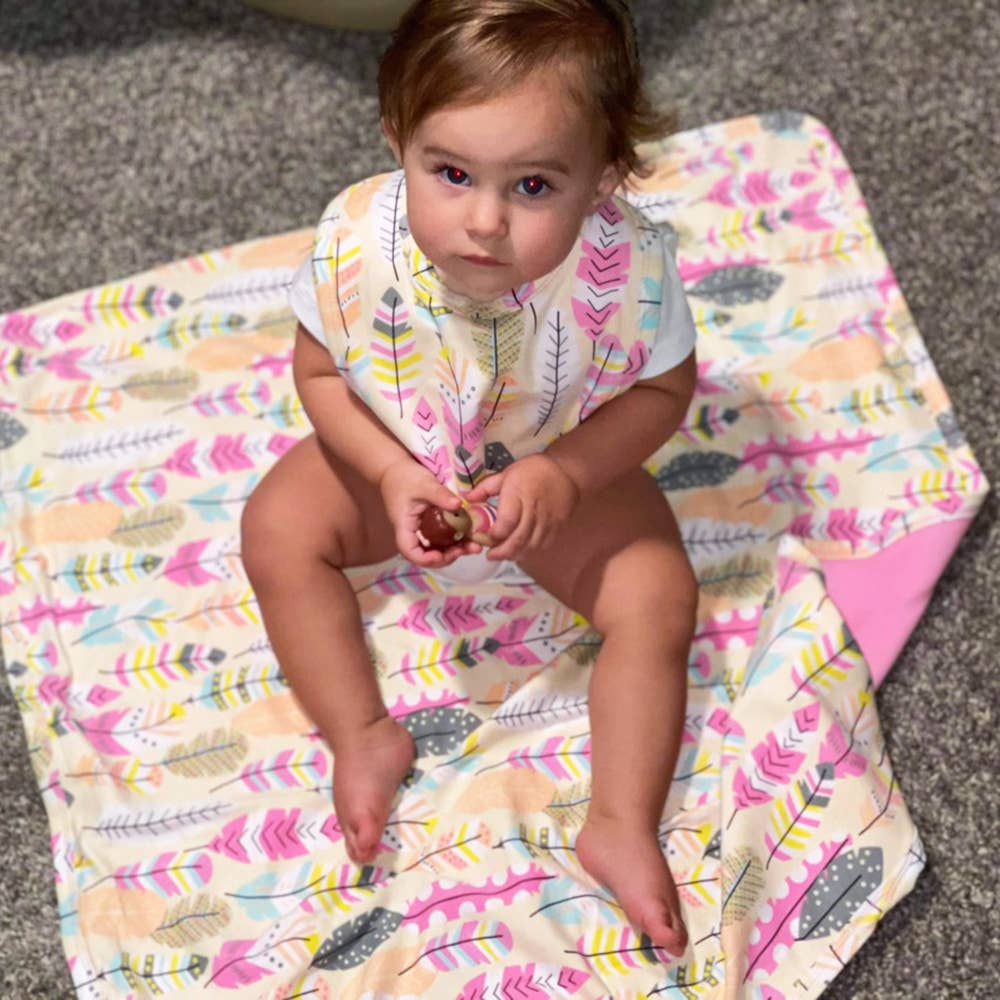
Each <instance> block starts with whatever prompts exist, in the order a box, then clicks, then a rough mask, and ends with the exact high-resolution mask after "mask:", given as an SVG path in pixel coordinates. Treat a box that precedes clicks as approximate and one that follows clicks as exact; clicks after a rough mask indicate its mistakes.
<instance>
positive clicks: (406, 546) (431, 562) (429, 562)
mask: <svg viewBox="0 0 1000 1000" xmlns="http://www.w3.org/2000/svg"><path fill="white" fill-rule="evenodd" d="M396 548H398V549H399V554H400V555H401V556H403V558H404V559H409V561H410V562H411V563H413V564H414V565H415V566H426V567H428V568H433V567H434V566H440V565H442V563H443V561H444V556H443V554H442V553H440V552H438V551H437V550H436V549H425V548H424V547H423V546H422V545H421V544H420V540H419V539H418V538H417V536H416V534H415V533H413V532H410V531H406V532H403V531H401V532H399V534H397V535H396Z"/></svg>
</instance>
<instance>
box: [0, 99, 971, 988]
mask: <svg viewBox="0 0 1000 1000" xmlns="http://www.w3.org/2000/svg"><path fill="white" fill-rule="evenodd" d="M653 153H654V155H655V158H656V170H655V172H654V173H653V175H652V176H651V177H649V178H648V179H647V180H645V181H643V182H642V183H641V185H640V187H639V189H638V190H634V191H631V192H630V194H629V197H630V198H631V199H632V200H633V201H634V203H636V204H637V205H639V206H640V207H641V208H642V209H643V210H644V211H645V212H646V213H647V214H649V215H650V216H651V217H652V218H654V219H655V220H657V221H665V222H669V223H670V224H671V225H672V226H673V228H674V229H675V231H676V234H677V239H678V244H679V251H678V260H679V266H680V270H681V274H682V277H683V279H684V282H685V286H686V289H687V293H688V296H689V299H690V302H691V305H692V309H693V312H694V315H695V318H696V320H697V325H698V331H699V357H700V380H699V386H698V392H697V394H696V398H695V400H694V402H693V403H692V406H691V408H690V412H689V414H688V416H687V419H686V421H685V423H684V425H683V426H682V427H681V429H680V431H679V432H678V433H677V434H676V436H675V437H674V439H673V440H672V441H671V442H670V443H669V444H668V445H667V446H666V447H665V448H663V449H662V450H661V451H660V452H659V453H658V454H656V455H655V456H654V457H653V458H652V459H651V461H650V463H649V468H650V470H651V471H652V472H653V473H654V474H655V476H656V478H657V480H658V482H659V483H660V485H661V486H662V488H663V489H664V490H665V491H666V492H667V493H668V494H669V496H670V498H671V501H672V503H673V505H674V508H675V510H676V511H677V513H678V516H679V518H680V520H681V524H682V530H683V534H684V539H685V543H686V545H687V548H688V550H689V552H690V555H691V558H692V561H693V563H694V566H695V568H696V571H697V575H698V578H699V582H700V587H701V603H700V611H699V624H698V629H697V636H696V639H695V642H694V646H693V649H692V651H691V658H690V668H689V677H690V694H689V701H688V709H687V718H686V724H685V727H684V733H683V746H682V751H681V754H680V758H679V761H678V765H677V769H676V773H675V775H674V780H673V785H672V787H671V791H670V795H669V799H668V801H667V804H666V808H665V810H664V813H663V817H662V823H661V826H660V841H661V843H662V846H663V850H664V852H665V853H666V855H667V857H668V860H669V863H670V866H671V868H672V870H673V873H674V877H675V879H676V881H677V883H678V885H679V887H680V893H681V898H682V905H683V909H684V914H685V919H686V921H687V924H688V928H689V930H690V935H691V945H690V947H689V949H688V951H687V953H686V954H685V955H683V956H682V957H681V958H680V959H679V960H673V959H671V958H670V957H669V956H667V955H666V954H664V953H662V952H661V951H660V950H659V949H657V948H656V947H654V946H652V945H651V943H650V942H649V941H648V940H647V939H644V938H643V937H642V936H640V935H637V934H636V933H635V932H634V931H633V929H632V928H631V927H629V926H628V925H627V923H625V922H624V920H623V918H622V914H621V911H620V910H619V909H618V908H617V906H616V904H615V901H614V900H613V899H611V898H609V896H608V895H607V894H606V892H605V891H604V890H603V889H602V888H601V887H600V886H598V885H596V884H594V883H593V882H592V881H590V880H589V878H588V877H587V876H586V874H585V873H584V871H583V870H582V868H581V867H580V865H579V864H578V863H577V860H576V857H575V852H574V841H575V836H576V832H577V830H578V829H579V827H580V823H581V820H582V817H583V815H584V813H585V810H586V806H587V801H588V795H589V774H590V772H589V754H590V740H589V733H588V721H587V704H586V690H587V679H588V673H589V667H590V663H591V661H592V659H593V657H594V654H595V650H596V648H597V645H598V643H599V642H600V637H599V636H597V635H595V634H594V633H593V632H592V631H591V630H590V629H589V628H588V626H587V623H586V622H584V621H582V620H581V619H579V618H578V617H577V616H575V615H574V614H572V613H571V612H569V611H568V610H567V609H566V608H564V607H561V606H559V605H557V604H555V603H553V601H552V599H551V598H549V597H548V596H547V595H545V594H544V593H542V592H539V591H538V590H537V589H535V588H533V587H530V586H523V585H518V584H511V583H504V582H503V580H500V581H495V582H492V583H490V584H486V585H479V586H476V587H468V586H466V587H463V586H459V585H455V586H452V587H450V588H449V589H442V585H441V584H440V583H437V582H436V581H432V580H431V578H429V577H428V576H426V575H425V574H423V573H421V572H420V571H419V570H417V569H416V568H415V567H413V566H411V565H409V564H406V563H404V562H402V561H401V560H398V561H393V562H389V563H385V564H382V565H379V566H373V567H370V568H367V569H362V570H357V571H354V572H352V576H351V579H352V581H353V584H354V588H355V590H356V591H357V593H358V596H359V600H360V602H361V607H362V611H363V615H364V618H365V624H366V627H367V629H368V634H369V636H370V638H371V648H372V657H373V660H374V663H375V666H376V670H377V672H378V676H379V679H380V682H381V684H382V687H383V690H384V693H385V698H386V702H387V704H388V705H389V707H390V709H391V711H392V713H393V715H394V716H396V717H397V718H399V719H400V720H402V722H403V723H404V724H405V725H406V726H407V727H408V728H409V730H410V731H411V732H412V733H413V735H414V737H415V740H416V744H417V747H418V748H419V757H418V760H417V768H416V771H415V773H414V775H413V778H412V781H411V782H410V783H409V785H408V787H406V788H405V789H404V791H403V792H402V794H401V796H400V797H399V799H398V805H397V808H396V809H395V811H394V813H393V814H392V816H391V820H390V823H389V826H388V828H387V830H386V833H385V836H384V839H383V843H382V849H381V851H380V853H379V855H378V857H377V859H376V862H375V863H373V864H368V865H363V866H360V867H359V866H356V865H354V864H352V863H350V862H349V860H348V858H347V855H346V853H345V851H344V845H343V838H342V835H341V831H340V829H339V828H338V826H337V823H336V820H335V818H334V815H333V812H332V806H331V774H332V769H333V768H334V767H336V762H335V761H334V760H332V759H331V755H330V753H329V750H328V748H327V746H326V745H325V744H324V743H323V742H322V741H321V740H319V739H318V738H317V735H316V733H315V731H314V730H313V728H312V727H311V726H310V724H309V723H308V721H307V720H306V719H305V718H304V717H303V715H302V713H301V712H300V710H299V709H298V707H297V705H296V703H295V702H294V700H293V698H292V696H291V694H290V692H289V690H288V687H287V685H286V683H285V681H284V679H283V678H282V676H281V673H280V672H279V670H278V667H277V665H276V662H275V659H274V656H273V655H272V653H271V651H270V649H269V647H268V644H267V640H266V638H265V635H264V632H263V629H262V627H261V622H260V618H259V615H258V611H257V605H256V603H255V600H254V595H253V593H252V591H251V589H250V587H249V586H248V584H247V581H246V577H245V575H244V573H243V570H242V566H241V562H240V553H239V531H238V524H239V514H240V509H241V505H242V504H243V502H244V501H245V499H246V497H247V495H248V494H249V492H250V491H251V489H252V488H253V487H254V485H255V483H256V482H257V481H258V480H259V479H260V477H261V476H262V474H263V473H264V472H265V471H266V470H267V468H268V467H269V466H270V465H271V464H272V463H273V462H274V460H275V459H276V458H277V457H278V456H279V455H281V454H282V453H283V452H284V451H285V450H286V449H287V448H288V447H289V446H290V445H291V444H292V443H293V442H294V441H295V440H297V439H298V438H299V437H300V436H302V435H303V434H305V433H306V432H307V430H308V428H307V424H306V421H305V418H304V415H303V412H302V408H301V406H300V404H299V402H298V400H297V399H296V398H295V396H294V393H293V388H292V380H291V373H290V358H291V346H292V334H293V326H294V323H293V320H292V317H291V314H290V312H289V310H288V308H287V306H286V304H285V295H286V286H287V284H288V282H289V280H290V278H291V275H292V272H293V269H294V267H295V266H296V265H297V264H298V263H299V262H300V261H301V260H302V258H303V257H304V256H305V254H306V253H308V252H309V249H310V242H311V239H312V231H311V230H303V231H301V232H296V233H291V234H287V235H284V236H279V237H274V238H269V239H263V240H259V241H256V242H252V243H248V244H244V245H240V246H235V247H230V248H227V249H223V250H219V251H216V252H211V253H205V254H202V255H200V256H196V257H192V258H189V259H186V260H181V261H177V262H175V263H172V264H169V265H166V266H163V267H160V268H157V269H155V270H152V271H150V272H148V273H146V274H142V275H139V276H137V277H133V278H131V279H128V280H124V281H121V282H116V283H112V284H108V285H105V286H103V287H100V288H94V289H90V290H88V291H84V292H81V293H77V294H72V295H68V296H65V297H63V298H60V299H58V300H56V301H52V302H48V303H44V304H41V305H39V306H37V307H35V308H31V309H27V310H23V311H20V312H16V313H11V314H8V315H6V316H2V317H0V351H2V356H3V365H2V377H3V386H4V391H3V400H2V407H0V511H2V514H0V634H2V641H3V648H4V652H5V656H6V664H7V675H8V679H9V682H10V685H11V687H12V689H13V691H14V694H15V697H16V699H17V703H18V704H19V706H20V708H21V712H22V715H23V721H24V727H25V733H26V737H27V749H28V753H29V755H30V758H31V761H32V763H33V766H34V769H35V773H36V775H37V778H38V786H39V791H40V794H41V796H42V797H43V799H44V801H45V804H46V807H47V810H48V815H49V820H50V824H51V833H52V836H51V848H52V863H53V872H54V877H55V882H56V888H57V893H58V901H59V911H60V916H61V921H62V937H63V945H64V947H65V952H66V956H67V960H68V963H69V968H70V971H71V974H72V978H73V981H74V983H75V985H76V991H77V995H78V996H79V997H81V998H86V1000H106V998H118V997H127V998H146V997H159V996H167V995H185V994H190V995H192V996H198V997H204V998H206V1000H208V998H219V997H228V996H241V997H242V996H257V997H273V998H284V1000H290V998H292V997H337V998H339V1000H361V998H383V997H384V998H389V997H392V998H402V997H435V998H436V997H441V998H462V1000H482V998H486V997H489V998H505V997H514V996H518V997H529V996H530V997H538V998H542V997H559V998H562V997H574V998H578V1000H591V998H614V1000H625V998H629V1000H631V998H635V997H688V998H706V1000H707V998H726V1000H732V998H767V1000H792V998H806V997H814V996H817V995H818V994H819V993H821V992H822V990H823V989H824V987H825V986H826V984H828V983H829V982H830V981H831V979H833V977H834V976H836V974H837V972H838V970H839V969H840V968H842V966H843V965H844V963H846V962H847V961H849V960H850V957H851V956H852V955H853V954H854V952H855V951H856V950H857V949H858V948H859V947H860V945H861V944H862V942H863V941H864V940H865V939H866V938H867V937H868V935H869V934H871V933H872V932H873V930H874V929H875V926H876V924H877V923H878V921H879V920H880V919H881V917H882V916H883V915H884V914H885V913H886V911H887V910H888V909H890V908H891V907H892V906H893V905H894V904H895V903H896V902H897V901H898V900H899V899H900V898H901V897H902V896H904V895H905V894H906V892H907V891H908V890H909V889H910V888H911V886H912V885H913V883H914V880H915V879H916V878H917V875H918V873H919V872H920V870H921V867H922V865H923V861H924V853H923V850H922V848H921V844H920V839H919V836H918V834H917V831H916V830H915V829H914V827H913V825H912V823H911V821H910V818H909V815H908V813H907V809H906V805H905V803H904V801H903V797H902V795H901V792H900V787H899V784H898V782H897V781H896V778H895V777H894V775H893V771H892V766H891V763H890V761H889V758H888V756H887V753H886V746H885V741H884V739H883V736H882V733H881V731H880V728H879V720H878V716H877V713H876V707H875V701H874V699H873V689H874V685H875V684H876V683H877V682H878V680H879V679H880V678H881V676H882V675H883V674H884V672H885V671H886V670H887V669H888V667H889V665H890V664H891V662H892V660H893V658H894V657H895V655H896V652H898V649H899V647H900V645H901V644H902V642H903V641H904V640H905V638H906V635H907V634H908V633H909V631H910V629H911V628H912V626H913V624H914V622H915V620H916V617H917V616H918V615H919V613H920V611H921V610H922V607H923V602H924V601H925V600H926V595H927V593H929V591H930V588H931V586H932V584H933V581H934V579H936V577H937V576H938V574H939V573H940V571H941V569H942V567H943V566H944V564H945V563H946V561H947V560H948V558H949V556H950V555H951V553H952V551H953V550H954V547H955V545H956V544H957V542H958V540H959V538H960V537H961V534H962V532H963V531H964V529H965V527H966V525H967V524H968V522H969V521H970V519H971V518H972V516H973V515H974V513H975V511H976V509H977V507H978V505H979V504H980V502H981V500H982V497H983V495H984V493H985V490H986V488H987V484H986V483H985V481H984V478H983V475H982V473H981V471H980V469H979V466H978V465H977V464H976V461H975V458H974V457H973V455H972V454H971V452H970V450H969V448H968V446H967V445H966V442H965V440H964V438H963V436H962V432H961V430H960V428H959V427H958V426H957V424H956V421H955V419H954V416H953V414H952V411H951V408H950V404H949V401H948V397H947V395H946V392H945V390H944V388H943V387H942V385H941V383H940V381H939V380H938V377H937V375H936V373H935V370H934V367H933V365H932V363H931V360H930V358H929V357H928V353H927V350H926V348H925V347H924V344H923V342H922V341H921V338H920V335H919V333H918V331H917V330H916V328H915V327H914V324H913V320H912V318H911V316H910V314H909V312H908V310H907V307H906V304H905V302H904V300H903V297H902V295H901V293H900V289H899V287H898V286H897V284H896V281H895V279H894V277H893V273H892V270H891V268H890V267H889V265H888V263H887V261H886V258H885V255H884V253H883V250H882V248H881V247H880V245H879V241H878V238H877V236H876V234H875V232H874V231H873V229H872V224H871V220H870V218H869V215H868V212H867V210H866V207H865V203H864V200H863V198H862V196H861V194H860V192H859V190H858V188H857V186H856V183H855V180H854V178H853V176H852V173H851V171H850V168H849V167H848V165H847V163H846V161H845V160H844V158H843V155H842V154H841V152H840V150H839V149H838V146H837V144H836V142H835V141H834V139H833V137H832V136H831V135H830V134H829V132H828V131H827V129H826V128H825V127H824V126H823V125H822V124H821V123H819V122H817V121H816V120H814V119H811V118H809V117H806V116H802V115H798V114H792V113H780V114H772V115H764V116H759V117H749V118H743V119H739V120H735V121H729V122H725V123H722V124H718V125H714V126H711V127H706V128H702V129H698V130H696V131H692V132H687V133H684V134H682V135H678V136H675V137H673V138H671V139H670V140H668V141H666V142H665V143H663V144H662V146H659V147H657V148H656V149H655V150H653Z"/></svg>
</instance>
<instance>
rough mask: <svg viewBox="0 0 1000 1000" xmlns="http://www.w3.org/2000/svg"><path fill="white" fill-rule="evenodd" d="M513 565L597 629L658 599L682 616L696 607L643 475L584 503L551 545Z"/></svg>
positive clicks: (672, 536) (659, 497)
mask: <svg viewBox="0 0 1000 1000" xmlns="http://www.w3.org/2000/svg"><path fill="white" fill-rule="evenodd" d="M518 564H519V565H520V566H521V568H522V569H523V570H524V571H525V572H526V573H528V574H529V575H530V576H531V577H532V578H533V579H534V580H536V581H537V582H538V583H539V584H541V585H542V586H543V587H544V588H545V589H546V590H547V591H549V593H551V594H553V595H554V596H555V597H557V598H559V600H561V601H562V602H563V603H564V604H567V605H569V607H571V608H573V609H574V610H575V611H578V612H579V613H580V614H582V615H584V616H585V617H586V618H588V619H589V620H590V621H591V622H592V623H593V625H594V626H595V627H596V628H598V629H600V628H601V627H602V625H605V624H606V622H607V620H608V619H609V618H610V617H611V616H613V615H614V614H615V613H617V612H618V611H619V610H621V611H624V612H626V613H627V612H630V611H637V610H638V609H639V608H640V606H642V605H645V604H647V603H650V604H653V605H654V606H655V603H656V602H657V601H662V600H663V598H664V596H665V595H669V598H670V602H671V605H674V606H678V607H679V609H683V610H684V613H685V615H686V614H687V612H688V611H690V610H691V606H692V605H693V604H696V603H697V584H696V583H695V579H694V575H693V572H692V570H691V566H690V563H689V562H688V558H687V554H686V552H685V551H684V545H683V542H682V541H681V535H680V530H679V529H678V526H677V520H676V518H675V517H674V514H673V511H672V510H671V509H670V505H669V503H667V500H666V497H664V495H663V493H662V492H661V491H660V489H659V487H658V486H657V485H656V482H655V480H654V479H653V478H652V477H651V476H650V475H649V474H648V473H647V472H645V470H643V469H635V470H634V471H632V472H628V473H626V474H625V475H623V476H622V477H621V478H619V479H618V480H617V481H616V482H615V483H613V484H612V485H611V486H609V487H608V488H607V489H605V490H603V491H602V492H601V493H598V494H595V495H593V496H591V497H586V498H584V499H583V500H582V501H581V502H580V504H579V505H578V506H577V508H576V510H575V511H574V512H573V515H572V517H571V518H570V519H569V520H568V521H567V522H566V524H564V525H563V527H562V528H561V529H560V531H559V533H558V535H557V536H556V538H555V539H554V540H553V542H552V544H551V545H548V546H546V547H545V548H544V549H538V550H535V551H533V552H530V553H528V554H527V555H526V556H523V557H522V558H519V559H518ZM692 613H693V612H692Z"/></svg>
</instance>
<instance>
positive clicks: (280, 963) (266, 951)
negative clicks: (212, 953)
mask: <svg viewBox="0 0 1000 1000" xmlns="http://www.w3.org/2000/svg"><path fill="white" fill-rule="evenodd" d="M319 942H320V937H319V934H318V933H317V931H316V925H315V922H314V920H313V919H312V918H311V917H308V916H306V915H304V914H301V913H292V914H290V915H288V916H286V917H283V918H282V919H280V920H279V921H277V922H276V923H274V924H272V926H271V928H270V929H269V930H268V931H267V933H266V934H264V935H263V936H262V937H259V938H258V939H257V940H256V941H247V940H231V941H227V942H226V943H225V944H224V945H223V946H222V948H221V950H220V952H219V954H218V955H216V957H215V958H214V959H213V961H212V976H211V978H210V979H209V980H208V983H206V984H205V985H206V986H207V985H209V983H217V984H218V985H219V986H221V987H224V988H229V989H242V988H243V987H245V986H249V985H251V984H253V983H256V982H258V981H259V980H260V979H262V978H263V977H264V976H273V975H275V974H276V973H286V974H287V973H288V972H289V971H292V970H295V969H303V968H305V967H307V966H308V965H309V960H310V959H311V957H312V955H313V953H314V952H315V951H316V948H317V947H318V946H319Z"/></svg>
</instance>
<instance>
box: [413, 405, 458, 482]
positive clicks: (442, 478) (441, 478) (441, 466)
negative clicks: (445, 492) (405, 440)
mask: <svg viewBox="0 0 1000 1000" xmlns="http://www.w3.org/2000/svg"><path fill="white" fill-rule="evenodd" d="M412 417H413V426H414V427H415V428H416V429H417V430H418V431H419V432H420V454H419V455H418V457H419V459H420V461H421V462H422V463H423V465H424V466H425V467H426V468H427V469H429V470H430V472H431V474H432V475H433V476H434V478H435V479H436V480H437V481H438V482H439V483H445V484H446V483H447V482H448V476H449V474H450V472H451V463H450V461H449V459H448V449H447V448H446V447H445V445H444V444H443V443H442V441H441V436H440V434H439V433H438V427H437V424H438V421H437V417H436V416H435V415H434V411H433V410H432V409H431V405H430V403H428V402H427V399H426V397H424V396H421V397H420V399H419V400H418V401H417V406H416V409H415V410H414V411H413V415H412Z"/></svg>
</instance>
